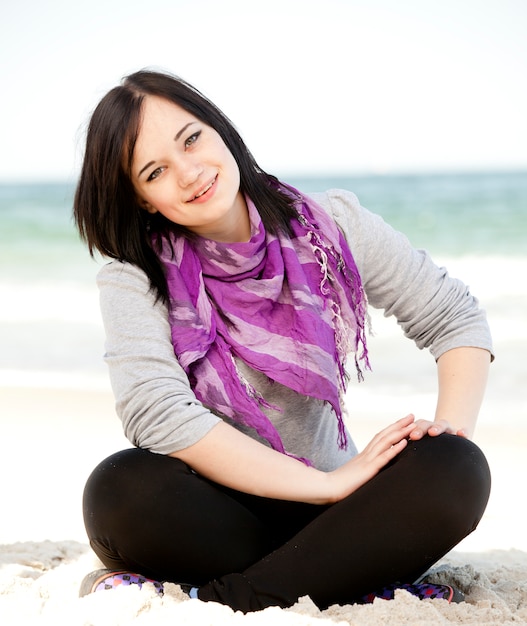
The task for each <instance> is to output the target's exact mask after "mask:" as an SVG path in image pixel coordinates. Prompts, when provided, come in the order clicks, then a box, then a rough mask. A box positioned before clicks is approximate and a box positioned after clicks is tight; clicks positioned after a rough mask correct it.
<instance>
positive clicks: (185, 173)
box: [178, 155, 203, 188]
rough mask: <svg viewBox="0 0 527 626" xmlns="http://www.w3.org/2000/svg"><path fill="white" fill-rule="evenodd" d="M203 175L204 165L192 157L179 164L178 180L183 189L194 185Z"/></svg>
mask: <svg viewBox="0 0 527 626" xmlns="http://www.w3.org/2000/svg"><path fill="white" fill-rule="evenodd" d="M201 174H203V165H202V163H201V161H200V160H198V159H195V158H192V157H191V156H190V155H189V156H188V157H187V158H185V159H182V160H181V162H180V163H179V164H178V180H179V184H180V185H181V187H183V188H185V187H189V186H190V185H193V184H194V183H195V182H196V181H197V180H198V179H199V177H200V176H201Z"/></svg>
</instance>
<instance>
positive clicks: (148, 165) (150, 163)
mask: <svg viewBox="0 0 527 626" xmlns="http://www.w3.org/2000/svg"><path fill="white" fill-rule="evenodd" d="M192 124H197V122H189V123H188V124H185V126H183V128H181V129H180V130H179V131H178V132H177V133H176V136H175V137H174V141H177V140H178V139H179V138H180V137H181V135H182V134H183V133H184V132H185V131H186V130H187V128H188V127H189V126H192ZM154 163H155V161H149V162H148V163H147V164H146V165H145V166H144V167H143V168H142V169H141V171H140V172H139V173H138V174H137V178H139V177H140V176H141V174H142V173H143V172H144V171H145V170H147V169H148V168H149V167H150V166H151V165H154Z"/></svg>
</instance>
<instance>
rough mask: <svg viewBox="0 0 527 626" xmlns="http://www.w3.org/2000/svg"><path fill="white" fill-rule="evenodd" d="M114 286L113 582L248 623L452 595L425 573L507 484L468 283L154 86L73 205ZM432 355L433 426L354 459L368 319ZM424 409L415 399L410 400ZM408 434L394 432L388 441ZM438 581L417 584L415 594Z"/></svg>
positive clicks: (87, 509)
mask: <svg viewBox="0 0 527 626" xmlns="http://www.w3.org/2000/svg"><path fill="white" fill-rule="evenodd" d="M74 212H75V219H76V224H77V226H78V228H79V231H80V233H81V236H82V237H83V238H84V239H85V240H86V242H87V243H88V246H89V249H90V252H91V253H92V254H93V253H94V252H95V251H98V252H100V253H101V254H103V255H105V256H107V257H110V258H111V259H113V260H112V261H111V262H110V263H109V264H107V265H105V266H104V267H103V268H102V269H101V271H100V273H99V276H98V285H99V288H100V294H101V307H102V315H103V319H104V325H105V330H106V335H107V343H106V356H105V358H106V362H107V364H108V366H109V370H110V376H111V382H112V387H113V390H114V393H115V397H116V407H117V412H118V414H119V416H120V418H121V419H122V422H123V426H124V430H125V433H126V435H127V437H128V438H129V439H130V441H131V443H132V444H133V446H134V447H133V448H131V449H128V450H124V451H121V452H118V453H117V454H115V455H113V456H111V457H110V458H109V459H106V460H105V461H103V462H102V463H101V464H100V465H99V466H98V467H97V468H96V469H95V470H94V472H93V474H92V475H91V477H90V478H89V480H88V483H87V485H86V490H85V494H84V515H85V523H86V528H87V533H88V536H89V539H90V544H91V546H92V547H93V549H94V551H95V553H96V554H97V556H98V557H99V558H100V559H101V561H102V563H103V564H104V565H105V567H106V568H107V569H106V570H98V571H97V572H94V573H92V574H90V575H89V576H87V578H86V579H85V581H84V583H83V586H82V589H81V593H88V592H90V591H94V590H97V589H102V588H111V587H112V586H114V585H117V584H122V583H125V584H130V583H138V584H141V583H142V582H143V581H144V580H145V578H148V579H151V580H154V581H156V584H157V586H158V588H159V589H162V583H163V582H167V581H171V582H175V583H180V584H185V585H188V586H187V587H185V588H186V589H187V590H188V591H189V593H190V595H191V596H192V597H198V598H200V599H201V600H203V601H217V602H221V603H224V604H227V605H229V606H231V607H232V608H233V609H235V610H241V611H244V612H247V611H253V610H258V609H263V608H265V607H267V606H270V605H276V606H281V607H287V606H290V605H292V604H294V603H295V602H296V600H297V599H298V598H299V597H301V596H304V595H309V596H310V597H311V598H312V599H313V601H314V602H315V603H316V604H317V605H318V606H319V607H321V608H324V607H327V606H329V605H331V604H334V603H339V604H345V603H354V602H364V601H367V600H368V599H370V600H371V598H373V597H375V596H376V595H378V596H382V597H387V598H389V597H393V590H394V588H396V587H403V588H406V589H408V590H409V591H410V592H411V593H414V594H416V595H418V596H420V597H442V598H447V599H452V595H453V591H452V589H450V588H446V587H441V586H433V585H429V584H427V583H426V582H423V580H422V576H423V574H424V573H425V572H426V571H427V570H428V568H430V566H431V565H433V564H434V563H435V562H436V561H437V560H438V559H439V558H441V557H442V556H443V555H444V554H445V553H447V552H448V551H449V550H450V549H451V548H452V547H453V546H455V545H456V544H457V543H458V542H459V541H460V540H461V539H463V538H464V537H465V536H466V535H467V534H469V533H470V532H471V531H473V530H474V529H475V527H476V526H477V524H478V522H479V520H480V519H481V516H482V515H483V512H484V509H485V506H486V503H487V499H488V495H489V489H490V475H489V469H488V466H487V463H486V461H485V458H484V456H483V454H482V452H481V451H480V450H479V449H478V447H477V446H476V445H474V444H473V443H472V442H471V441H470V437H471V436H472V433H473V429H474V425H475V422H476V417H477V414H478V410H479V407H480V403H481V400H482V397H483V391H484V387H485V384H486V378H487V371H488V367H489V363H490V360H491V350H492V348H491V339H490V335H489V331H488V327H487V323H486V320H485V316H484V313H483V312H482V311H481V310H480V309H479V308H478V305H477V301H476V300H475V299H474V298H473V297H472V296H471V295H470V293H469V292H468V290H467V288H466V287H465V285H464V284H462V283H461V282H460V281H458V280H454V279H452V278H450V277H449V276H448V274H447V273H446V271H445V270H444V269H440V268H438V267H436V266H435V265H434V264H433V263H432V262H431V260H430V259H429V257H428V256H427V254H426V253H424V252H422V251H417V250H415V249H413V248H412V247H411V246H410V245H409V243H408V241H407V239H406V238H405V237H404V236H403V235H401V234H399V233H397V232H395V231H394V230H392V229H391V228H390V227H389V226H388V225H386V224H385V223H384V222H383V221H382V220H381V219H380V218H379V217H377V216H375V215H374V214H372V213H370V212H368V211H366V210H365V209H364V208H362V207H361V206H360V204H359V202H358V200H357V198H356V197H355V196H354V195H353V194H352V193H350V192H347V191H338V190H333V191H329V192H327V193H323V194H317V195H313V196H311V197H308V196H306V195H304V194H302V193H301V192H299V191H297V190H295V189H293V188H292V187H290V186H288V185H286V184H285V183H282V182H280V181H278V180H277V179H276V178H275V177H273V176H271V175H269V174H266V173H265V172H264V171H263V170H262V169H261V168H260V167H259V166H258V165H257V163H256V161H255V160H254V158H253V157H252V156H251V154H250V153H249V151H248V149H247V148H246V146H245V145H244V143H243V141H242V139H241V138H240V136H239V134H238V133H237V131H236V130H235V128H234V127H233V125H232V124H231V123H230V121H229V120H228V119H227V118H226V117H225V115H224V114H223V113H222V112H221V111H220V110H218V108H217V107H216V106H214V105H213V104H212V103H211V102H210V101H208V100H207V99H206V98H205V97H203V95H201V94H200V93H199V92H198V91H197V90H196V89H194V88H193V87H192V86H190V85H188V84H187V83H185V82H184V81H182V80H180V79H179V78H176V77H173V76H170V75H168V74H163V73H155V72H149V71H141V72H138V73H136V74H133V75H131V76H129V77H128V78H126V79H125V80H124V82H123V84H122V85H121V86H118V87H116V88H115V89H113V90H112V91H110V92H109V93H108V94H107V95H106V96H105V97H104V98H103V99H102V101H101V102H100V104H99V105H98V107H97V108H96V110H95V112H94V114H93V116H92V118H91V122H90V126H89V130H88V135H87V144H86V153H85V159H84V164H83V168H82V173H81V177H80V181H79V184H78V188H77V193H76V198H75V208H74ZM368 303H369V304H370V305H372V306H373V307H377V308H381V309H384V311H385V313H386V315H395V317H396V318H397V320H398V321H399V323H400V325H401V326H402V328H403V330H404V332H405V334H406V335H407V336H408V337H409V338H410V339H413V340H414V341H415V343H416V344H417V346H418V347H420V348H428V349H429V350H430V351H431V353H432V355H433V357H434V358H435V359H436V360H437V368H438V381H439V383H438V402H437V409H436V413H435V417H434V418H433V419H430V420H429V419H427V418H426V417H424V418H421V419H416V418H415V417H414V416H413V415H408V416H406V417H403V418H402V419H398V420H396V421H394V418H393V417H390V416H387V423H388V425H387V427H386V428H385V429H384V430H382V431H381V432H380V433H379V434H377V435H376V436H375V437H374V438H373V439H372V440H371V442H370V443H369V444H368V445H367V446H366V447H365V449H364V450H362V451H361V452H358V451H357V450H356V448H355V446H354V444H353V440H352V438H351V436H350V434H349V433H348V431H347V428H346V426H345V422H344V418H345V415H344V413H345V411H344V399H343V398H344V393H345V390H346V382H347V373H346V361H347V359H348V357H349V356H350V355H352V358H353V359H354V361H355V368H356V370H357V373H358V376H359V378H360V377H361V375H362V369H364V368H367V367H369V364H368V353H367V349H366V340H365V335H366V326H367V305H368ZM410 402H411V400H410ZM389 422H392V423H389ZM416 581H419V582H416Z"/></svg>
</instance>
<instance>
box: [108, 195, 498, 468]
mask: <svg viewBox="0 0 527 626" xmlns="http://www.w3.org/2000/svg"><path fill="white" fill-rule="evenodd" d="M312 197H313V199H314V200H316V201H317V202H318V203H319V204H320V205H321V206H323V207H324V208H325V209H326V210H327V211H328V213H329V214H330V215H332V216H333V217H334V219H335V220H336V222H337V224H338V225H339V227H340V228H341V230H342V232H343V233H344V235H345V237H346V239H347V241H348V244H349V246H350V248H351V251H352V253H353V256H354V258H355V262H356V264H357V267H358V270H359V273H360V275H361V278H362V281H363V286H364V290H365V292H366V295H367V298H368V302H369V304H370V305H371V306H373V307H375V308H379V309H383V310H384V312H385V315H387V316H388V315H394V316H395V317H396V319H397V321H398V323H399V324H400V326H401V327H402V329H403V331H404V333H405V335H406V336H407V337H408V338H410V339H412V340H413V341H415V343H416V344H417V346H418V347H419V348H428V349H429V350H430V352H431V353H432V355H433V356H434V358H435V359H438V358H439V357H440V356H441V355H442V354H443V353H444V352H446V351H447V350H451V349H452V348H456V347H461V346H472V347H479V348H484V349H487V350H489V352H492V344H491V337H490V332H489V329H488V325H487V321H486V317H485V313H484V311H482V310H481V309H480V308H479V306H478V302H477V300H476V299H475V298H474V297H473V296H472V295H471V294H470V293H469V291H468V288H467V287H466V286H465V285H464V284H463V283H462V282H461V281H459V280H457V279H453V278H451V277H450V276H449V275H448V274H447V271H446V270H445V269H444V268H439V267H437V266H436V265H434V263H433V262H432V260H431V259H430V257H429V256H428V254H427V253H426V252H424V251H422V250H416V249H414V248H413V247H412V246H411V245H410V243H409V242H408V240H407V238H406V237H405V236H404V235H402V234H401V233H399V232H397V231H395V230H393V229H392V228H391V227H390V226H388V225H387V224H386V223H385V222H384V221H383V220H382V219H381V218H380V217H379V216H377V215H375V214H373V213H371V212H369V211H367V210H366V209H364V208H363V207H361V206H360V204H359V201H358V200H357V198H356V196H355V195H354V194H352V193H350V192H348V191H341V190H331V191H329V192H327V193H324V194H312ZM97 283H98V286H99V289H100V302H101V311H102V317H103V322H104V327H105V331H106V354H105V360H106V363H107V364H108V366H109V371H110V379H111V384H112V388H113V392H114V395H115V399H116V410H117V414H118V415H119V417H120V418H121V420H122V423H123V428H124V432H125V435H126V436H127V437H128V439H129V440H130V441H131V442H132V444H134V445H136V446H139V447H142V448H146V449H149V450H151V451H153V452H157V453H160V454H169V453H171V452H175V451H177V450H181V449H183V448H186V447H188V446H190V445H192V444H194V443H196V442H197V441H199V440H200V439H201V438H202V437H204V436H205V435H206V434H207V433H208V432H209V430H210V429H211V428H213V427H214V426H215V425H216V424H217V423H218V422H219V421H220V420H221V419H222V418H221V417H220V416H218V415H215V414H214V413H213V412H211V411H210V410H209V409H208V408H207V407H206V406H204V404H202V403H201V402H200V401H198V400H197V399H196V397H195V396H194V393H193V392H192V389H191V388H190V385H189V382H188V379H187V376H186V374H185V372H184V371H183V369H182V368H181V366H180V365H179V363H178V361H177V359H176V356H175V355H174V350H173V346H172V343H171V338H170V327H169V323H168V311H167V307H166V305H165V304H163V303H162V302H159V301H158V302H156V301H155V295H154V293H153V292H152V291H151V290H150V285H149V281H148V278H147V276H146V275H145V274H144V272H143V271H142V270H140V269H138V268H137V267H135V266H133V265H131V264H129V263H121V262H118V261H113V262H111V263H109V264H107V265H105V266H104V267H103V268H102V269H101V270H100V272H99V274H98V277H97ZM239 366H240V367H241V369H242V372H243V374H244V375H245V376H246V378H248V379H249V382H250V383H251V384H252V385H253V386H254V387H255V388H256V389H257V390H258V391H259V392H260V393H261V394H262V395H263V397H264V398H265V399H266V400H268V401H269V403H270V404H271V405H275V406H278V407H281V409H282V410H281V411H273V410H268V411H267V412H268V415H269V417H270V418H271V420H272V421H273V422H274V424H275V427H276V428H277V430H278V431H279V433H280V436H281V438H282V440H283V442H284V445H285V448H286V449H287V450H288V451H289V452H291V453H293V454H296V455H298V456H302V457H307V458H309V459H311V461H313V463H314V465H315V466H316V467H318V468H319V469H322V470H324V471H330V470H331V469H334V468H335V467H338V466H339V465H341V464H342V463H343V462H344V461H346V460H347V459H349V458H351V456H353V455H354V454H355V453H356V448H355V446H354V444H353V442H352V440H351V438H350V440H351V444H350V445H349V446H348V449H347V450H340V449H339V448H338V445H337V420H336V417H335V415H334V413H333V410H332V409H331V407H330V406H329V404H328V403H324V402H322V401H319V400H316V399H312V398H307V397H303V396H300V395H299V394H297V393H296V392H294V391H292V390H290V389H287V388H286V387H283V386H282V385H279V384H278V383H271V382H270V381H269V380H268V379H267V377H266V376H264V375H263V374H261V373H260V372H256V371H254V370H251V369H249V368H248V367H247V366H246V365H245V364H243V363H239ZM233 425H234V426H236V427H237V428H240V430H243V431H244V432H246V433H247V434H249V435H250V436H253V437H254V438H258V437H257V435H256V434H255V433H254V432H253V431H250V430H247V429H246V428H244V427H242V426H239V425H237V424H233ZM264 443H266V442H264Z"/></svg>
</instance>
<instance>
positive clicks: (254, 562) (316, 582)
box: [84, 434, 490, 612]
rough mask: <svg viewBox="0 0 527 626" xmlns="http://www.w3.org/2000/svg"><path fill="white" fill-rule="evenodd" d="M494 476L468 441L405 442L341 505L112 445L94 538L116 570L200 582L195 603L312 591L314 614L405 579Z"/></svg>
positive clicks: (442, 543)
mask: <svg viewBox="0 0 527 626" xmlns="http://www.w3.org/2000/svg"><path fill="white" fill-rule="evenodd" d="M489 492H490V472H489V468H488V465H487V462H486V460H485V457H484V456H483V453H482V452H481V451H480V450H479V448H478V447H477V446H476V445H474V444H473V443H472V442H470V441H468V440H466V439H463V438H461V437H456V436H453V435H446V434H445V435H441V436H439V437H435V438H432V437H425V438H424V439H422V440H420V441H417V442H410V443H409V444H408V446H407V447H406V448H405V450H404V451H403V452H402V453H401V454H400V455H399V456H398V457H397V458H396V459H395V460H394V461H392V462H391V463H390V464H389V465H388V466H386V467H385V468H384V469H383V470H382V471H381V472H380V473H379V474H378V475H377V476H375V477H374V478H373V479H372V480H370V481H369V482H368V483H367V484H366V485H364V486H363V487H361V488H360V489H358V490H357V491H356V492H355V493H353V494H351V495H350V496H348V497H347V498H345V499H344V500H342V501H341V502H338V503H337V504H334V505H332V506H318V505H311V504H302V503H296V502H287V501H280V500H272V499H267V498H260V497H257V496H251V495H248V494H245V493H240V492H238V491H233V490H230V489H227V488H225V487H222V486H220V485H218V484H216V483H212V482H211V481H209V480H206V479H205V478H203V477H201V476H199V475H198V474H196V473H195V472H194V471H192V470H191V469H190V468H189V467H188V466H187V465H186V464H185V463H183V462H181V461H179V460H177V459H173V458H171V457H168V456H163V455H158V454H153V453H151V452H147V451H145V450H140V449H130V450H124V451H122V452H118V453H117V454H114V455H113V456H111V457H109V458H108V459H106V460H105V461H103V462H102V463H101V464H100V465H99V466H98V467H97V468H96V469H95V470H94V472H93V473H92V475H91V476H90V478H89V479H88V483H87V485H86V489H85V492H84V519H85V524H86V529H87V533H88V536H89V539H90V544H91V546H92V548H93V550H94V551H95V553H96V554H97V556H98V557H99V558H100V559H101V561H102V562H103V563H104V564H105V566H106V567H109V568H112V569H123V568H124V569H126V570H129V571H134V572H136V573H140V574H143V575H145V576H148V577H150V578H154V579H156V580H161V581H171V582H176V583H188V584H192V585H194V586H199V587H200V589H199V598H200V599H201V600H204V601H216V602H221V603H223V604H226V605H228V606H230V607H232V608H233V609H234V610H241V611H243V612H248V611H255V610H260V609H263V608H265V607H267V606H280V607H287V606H291V605H292V604H294V603H295V602H296V601H297V600H298V598H299V597H301V596H304V595H309V596H310V597H311V598H312V600H313V601H314V602H315V603H316V604H317V605H318V606H319V607H320V608H321V609H322V608H326V607H328V606H330V605H331V604H350V603H353V602H356V601H357V600H358V599H360V598H361V597H362V596H364V595H366V594H367V593H370V592H372V591H375V590H378V589H380V588H382V587H383V586H385V585H388V584H392V583H395V582H400V583H404V582H413V581H414V580H416V579H417V578H418V577H419V576H420V575H422V574H423V573H424V572H425V571H426V570H427V569H428V568H429V567H430V566H431V565H433V564H434V563H435V562H436V561H437V560H438V559H440V558H441V557H442V556H444V555H445V554H446V553H447V552H448V551H449V550H450V549H451V548H453V547H454V546H455V545H456V544H457V543H458V542H459V541H461V540H462V539H463V538H464V537H466V536H467V535H468V534H469V533H470V532H472V531H473V530H474V529H475V528H476V526H477V524H478V522H479V520H480V519H481V517H482V515H483V512H484V510H485V507H486V504H487V500H488V496H489Z"/></svg>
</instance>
